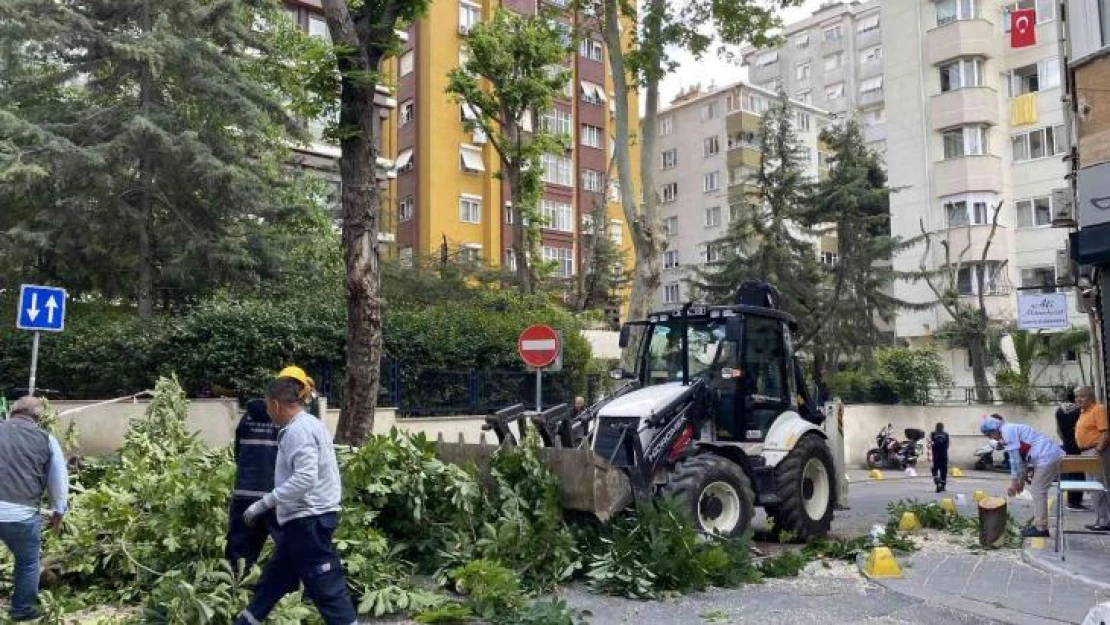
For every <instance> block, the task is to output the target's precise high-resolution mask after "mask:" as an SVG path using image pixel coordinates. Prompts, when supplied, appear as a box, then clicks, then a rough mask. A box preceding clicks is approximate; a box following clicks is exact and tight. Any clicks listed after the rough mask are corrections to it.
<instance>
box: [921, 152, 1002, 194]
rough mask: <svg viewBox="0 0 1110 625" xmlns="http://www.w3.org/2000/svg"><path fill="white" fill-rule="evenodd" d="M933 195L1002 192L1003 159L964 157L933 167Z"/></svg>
mask: <svg viewBox="0 0 1110 625" xmlns="http://www.w3.org/2000/svg"><path fill="white" fill-rule="evenodd" d="M933 187H934V189H933V195H939V196H945V195H955V194H957V193H966V192H968V191H994V192H997V193H1001V192H1002V159H1000V158H998V157H997V156H991V155H988V156H962V157H959V158H952V159H948V160H943V161H938V162H937V163H936V164H935V165H934V166H933Z"/></svg>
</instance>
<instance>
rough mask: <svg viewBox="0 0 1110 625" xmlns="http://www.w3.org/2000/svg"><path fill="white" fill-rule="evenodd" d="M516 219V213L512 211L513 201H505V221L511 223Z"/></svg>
mask: <svg viewBox="0 0 1110 625" xmlns="http://www.w3.org/2000/svg"><path fill="white" fill-rule="evenodd" d="M515 220H516V213H514V212H513V203H512V202H505V223H507V224H511V223H513V222H514V221H515Z"/></svg>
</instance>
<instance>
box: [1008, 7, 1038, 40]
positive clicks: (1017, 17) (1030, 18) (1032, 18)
mask: <svg viewBox="0 0 1110 625" xmlns="http://www.w3.org/2000/svg"><path fill="white" fill-rule="evenodd" d="M1036 44H1037V11H1036V10H1035V9H1018V10H1017V11H1012V12H1011V13H1010V47H1011V48H1028V47H1029V46H1033V45H1036Z"/></svg>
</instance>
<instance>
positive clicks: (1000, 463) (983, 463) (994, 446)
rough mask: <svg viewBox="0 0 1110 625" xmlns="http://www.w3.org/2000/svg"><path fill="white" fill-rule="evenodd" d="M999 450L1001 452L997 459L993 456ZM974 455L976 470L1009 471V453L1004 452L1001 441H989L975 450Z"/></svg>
mask: <svg viewBox="0 0 1110 625" xmlns="http://www.w3.org/2000/svg"><path fill="white" fill-rule="evenodd" d="M1000 451H1001V452H1002V458H1001V459H1000V460H998V459H996V458H995V453H996V452H1000ZM975 457H976V460H975V470H976V471H998V472H1000V473H1009V471H1010V454H1008V453H1006V452H1005V450H1004V448H1003V447H1002V442H1001V441H989V442H988V443H986V444H985V445H983V446H982V447H980V448H979V449H976V450H975Z"/></svg>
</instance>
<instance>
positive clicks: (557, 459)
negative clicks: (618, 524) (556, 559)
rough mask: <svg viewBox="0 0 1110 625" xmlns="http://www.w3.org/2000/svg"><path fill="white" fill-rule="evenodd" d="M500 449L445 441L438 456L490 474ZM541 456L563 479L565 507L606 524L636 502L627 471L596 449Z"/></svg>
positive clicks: (543, 451)
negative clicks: (633, 499)
mask: <svg viewBox="0 0 1110 625" xmlns="http://www.w3.org/2000/svg"><path fill="white" fill-rule="evenodd" d="M498 449H499V447H498V446H496V445H488V444H477V445H476V444H472V443H445V442H442V441H441V442H438V443H437V444H436V455H437V456H438V457H439V459H440V460H443V461H444V462H450V463H451V464H457V465H460V466H465V465H467V464H468V463H474V466H476V467H477V468H478V471H479V473H481V474H487V473H488V471H489V464H490V459H491V458H492V457H493V454H494V453H495V452H496V451H497V450H498ZM540 455H541V457H542V458H543V462H544V464H545V465H546V466H547V468H548V469H550V470H551V472H552V473H554V474H555V475H556V476H557V477H558V478H559V483H560V486H561V489H562V498H563V507H564V508H566V509H568V510H578V511H580V512H588V513H590V514H593V515H594V516H595V517H597V518H598V520H600V521H602V522H605V521H608V520H609V519H610V518H612V516H613V515H614V514H616V513H617V512H620V511H621V510H623V509H624V508H626V507H627V506H628V505H629V504H631V503H632V485H631V482H629V480H628V476H627V475H626V474H625V472H624V471H622V470H621V469H619V468H617V467H614V466H613V465H611V464H609V463H608V462H606V461H605V460H604V459H602V458H601V456H598V455H597V454H595V453H594V452H593V451H592V450H590V449H556V448H551V447H544V448H541V449H540Z"/></svg>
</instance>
